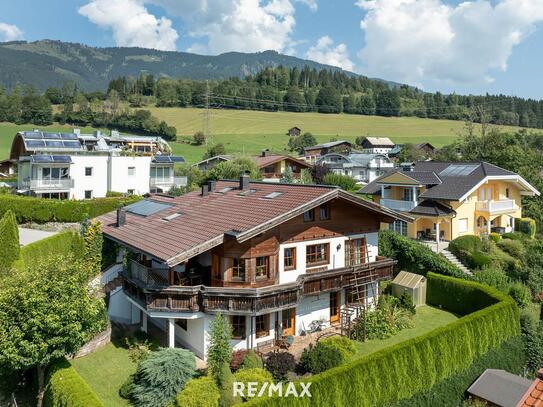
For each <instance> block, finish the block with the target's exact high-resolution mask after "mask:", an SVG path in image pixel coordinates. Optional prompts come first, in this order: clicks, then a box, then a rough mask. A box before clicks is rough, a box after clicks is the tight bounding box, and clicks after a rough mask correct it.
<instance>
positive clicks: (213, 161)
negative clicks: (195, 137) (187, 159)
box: [192, 154, 233, 172]
mask: <svg viewBox="0 0 543 407" xmlns="http://www.w3.org/2000/svg"><path fill="white" fill-rule="evenodd" d="M232 159H233V157H232V156H231V155H226V154H225V155H216V156H214V157H210V158H206V159H205V160H202V161H200V162H197V163H196V164H192V166H193V167H198V169H199V170H200V171H202V172H206V171H209V170H210V169H212V168H214V167H216V166H217V165H219V164H220V163H222V162H224V161H230V160H232Z"/></svg>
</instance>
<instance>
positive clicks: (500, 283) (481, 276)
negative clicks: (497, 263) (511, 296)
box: [475, 266, 511, 294]
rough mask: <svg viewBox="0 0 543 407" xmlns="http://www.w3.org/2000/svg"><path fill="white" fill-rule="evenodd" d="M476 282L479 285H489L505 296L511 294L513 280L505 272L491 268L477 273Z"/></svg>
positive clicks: (485, 268)
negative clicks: (510, 288)
mask: <svg viewBox="0 0 543 407" xmlns="http://www.w3.org/2000/svg"><path fill="white" fill-rule="evenodd" d="M475 280H476V281H477V282H479V283H483V284H488V285H489V286H491V287H494V288H496V289H497V290H499V291H501V292H502V293H504V294H507V293H508V292H509V286H510V285H511V280H510V279H509V277H507V274H505V272H504V271H503V270H501V269H499V268H496V267H490V266H488V267H484V268H483V269H481V270H480V271H476V272H475Z"/></svg>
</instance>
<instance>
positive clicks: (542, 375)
mask: <svg viewBox="0 0 543 407" xmlns="http://www.w3.org/2000/svg"><path fill="white" fill-rule="evenodd" d="M536 376H537V378H538V379H539V380H543V368H541V369H539V370H538V371H537V375H536Z"/></svg>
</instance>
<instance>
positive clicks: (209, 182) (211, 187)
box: [207, 180, 217, 192]
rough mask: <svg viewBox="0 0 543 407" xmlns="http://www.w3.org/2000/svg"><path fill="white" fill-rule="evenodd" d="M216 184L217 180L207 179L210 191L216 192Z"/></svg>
mask: <svg viewBox="0 0 543 407" xmlns="http://www.w3.org/2000/svg"><path fill="white" fill-rule="evenodd" d="M216 185H217V181H214V180H210V181H207V187H208V190H209V192H215V186H216Z"/></svg>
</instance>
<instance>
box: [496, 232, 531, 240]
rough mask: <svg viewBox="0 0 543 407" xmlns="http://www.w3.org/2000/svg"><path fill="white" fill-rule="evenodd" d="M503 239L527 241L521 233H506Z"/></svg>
mask: <svg viewBox="0 0 543 407" xmlns="http://www.w3.org/2000/svg"><path fill="white" fill-rule="evenodd" d="M502 238H503V239H510V240H524V239H526V236H524V235H523V234H522V233H520V232H513V233H504V234H503V235H502Z"/></svg>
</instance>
